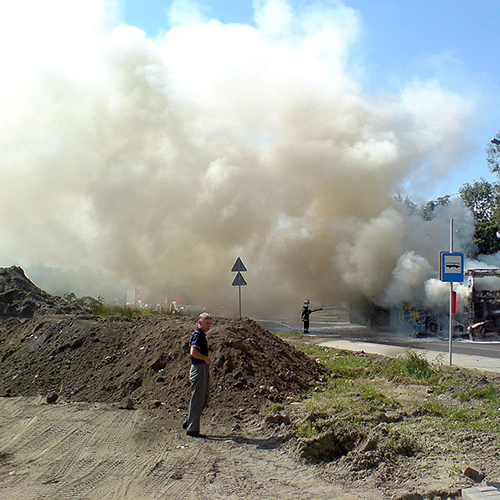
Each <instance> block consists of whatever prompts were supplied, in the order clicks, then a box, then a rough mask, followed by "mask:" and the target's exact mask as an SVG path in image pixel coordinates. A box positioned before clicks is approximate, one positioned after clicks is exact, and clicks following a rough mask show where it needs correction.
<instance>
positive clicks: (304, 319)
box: [300, 300, 323, 333]
mask: <svg viewBox="0 0 500 500" xmlns="http://www.w3.org/2000/svg"><path fill="white" fill-rule="evenodd" d="M321 309H323V308H322V307H320V308H319V309H309V300H304V306H303V307H302V314H301V316H300V319H301V320H302V322H303V323H304V333H309V316H310V315H311V313H313V312H316V311H321Z"/></svg>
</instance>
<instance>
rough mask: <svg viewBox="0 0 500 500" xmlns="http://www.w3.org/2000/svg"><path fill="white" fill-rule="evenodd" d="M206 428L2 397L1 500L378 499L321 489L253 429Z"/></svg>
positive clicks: (93, 406)
mask: <svg viewBox="0 0 500 500" xmlns="http://www.w3.org/2000/svg"><path fill="white" fill-rule="evenodd" d="M159 411H161V410H159ZM212 420H216V419H212ZM179 422H180V417H179ZM206 427H207V432H208V434H209V438H208V439H194V438H188V437H186V436H185V434H184V432H183V431H182V430H180V429H179V428H178V427H177V426H175V428H174V425H173V424H168V419H167V420H166V421H165V420H163V419H161V418H157V417H154V418H152V416H151V413H150V412H148V411H147V410H123V409H117V408H116V407H114V406H113V405H109V404H103V403H58V404H55V405H48V404H46V403H45V402H44V400H43V399H42V398H37V397H31V398H25V397H15V398H0V450H1V451H0V498H2V499H13V498H15V499H18V500H33V499H37V500H41V499H100V500H105V499H107V500H111V499H116V500H118V499H120V500H121V499H134V500H135V499H147V500H153V499H160V498H174V499H177V498H184V499H191V498H192V499H205V498H206V499H209V498H210V499H212V500H213V499H234V500H239V499H243V498H245V499H266V498H267V499H281V498H283V499H301V500H302V499H318V498H334V499H338V500H354V499H358V500H359V499H368V498H376V497H373V496H371V495H370V494H369V492H360V491H359V490H358V491H357V492H356V494H354V493H350V492H348V491H342V490H341V489H340V488H338V487H337V486H335V485H334V484H332V483H329V482H327V481H325V480H324V479H322V478H321V477H320V476H319V475H318V472H319V471H318V469H317V468H316V467H315V466H314V465H304V464H299V463H297V462H295V461H294V460H293V459H291V458H290V457H289V456H288V455H287V454H286V453H285V452H284V451H282V450H281V449H280V447H279V446H278V445H277V443H276V441H275V440H274V439H273V438H269V437H266V436H265V435H263V434H260V431H259V428H258V427H255V428H253V429H252V428H251V427H250V429H249V430H247V431H239V432H233V431H228V430H227V429H220V428H219V427H218V425H217V423H216V421H212V422H207V426H206Z"/></svg>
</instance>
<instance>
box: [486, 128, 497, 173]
mask: <svg viewBox="0 0 500 500" xmlns="http://www.w3.org/2000/svg"><path fill="white" fill-rule="evenodd" d="M486 162H487V163H488V168H489V169H490V172H492V173H493V174H497V175H498V176H500V132H497V135H496V136H495V137H494V138H493V139H492V140H491V141H490V143H489V144H488V147H487V148H486Z"/></svg>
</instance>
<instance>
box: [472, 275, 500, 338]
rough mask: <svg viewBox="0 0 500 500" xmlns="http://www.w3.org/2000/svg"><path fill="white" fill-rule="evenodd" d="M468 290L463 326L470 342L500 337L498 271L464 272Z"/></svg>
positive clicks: (499, 279) (499, 283)
mask: <svg viewBox="0 0 500 500" xmlns="http://www.w3.org/2000/svg"><path fill="white" fill-rule="evenodd" d="M465 277H466V279H467V286H468V288H469V294H468V300H467V305H466V307H465V308H464V312H465V314H466V320H465V325H466V328H467V333H468V335H469V338H470V339H471V340H475V339H487V338H497V337H498V336H499V335H500V269H469V270H468V271H465Z"/></svg>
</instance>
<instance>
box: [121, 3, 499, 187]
mask: <svg viewBox="0 0 500 500" xmlns="http://www.w3.org/2000/svg"><path fill="white" fill-rule="evenodd" d="M184 3H186V2H184ZM289 3H290V4H291V5H292V6H293V7H295V8H298V9H299V10H300V9H301V8H303V7H304V6H307V5H319V4H323V5H328V4H335V3H337V2H328V1H306V0H300V1H299V0H291V1H290V2H289ZM171 4H172V2H169V1H167V0H146V1H144V0H124V3H123V4H122V8H123V18H124V19H123V20H124V22H126V23H128V24H131V25H134V26H137V27H138V28H141V29H142V30H144V31H145V32H146V33H147V35H148V36H150V37H155V36H156V35H158V33H161V32H164V31H166V30H168V29H169V28H170V26H169V20H168V10H169V8H170V6H171ZM197 4H198V5H199V6H200V7H201V10H202V11H203V13H204V15H205V16H206V17H207V18H215V19H218V20H219V21H221V22H222V23H241V24H249V25H254V24H255V21H254V8H253V5H252V1H251V0H237V1H234V0H204V1H200V2H197ZM343 4H344V5H346V6H348V7H350V8H352V9H354V11H355V12H356V14H357V15H358V16H359V20H360V26H361V33H360V34H359V37H358V40H357V41H356V43H355V44H354V45H353V46H352V47H351V50H350V58H351V64H352V69H353V71H358V72H359V82H360V84H361V85H362V86H363V87H364V89H365V90H366V91H367V92H369V93H373V94H374V95H377V94H384V93H392V92H398V91H399V90H400V89H401V88H403V87H404V86H405V85H407V84H408V82H410V81H411V80H412V79H435V80H437V81H439V82H440V84H441V85H442V86H443V87H444V88H446V89H449V90H451V91H453V92H456V93H458V94H459V95H464V96H467V99H470V100H471V101H473V107H474V120H473V122H472V123H471V125H470V130H469V134H470V137H471V139H472V142H471V143H470V147H469V148H468V152H467V153H466V154H464V155H463V157H462V159H461V160H460V161H457V165H456V169H454V172H453V173H452V174H451V176H450V177H449V178H447V179H446V180H445V181H443V182H439V183H437V184H436V186H435V187H434V188H429V190H428V195H429V197H433V196H436V197H437V196H441V195H443V194H453V193H456V192H457V190H458V188H459V187H460V186H461V185H462V184H463V183H465V182H472V181H474V180H479V178H480V177H483V178H486V179H488V180H491V181H494V180H496V177H495V176H493V175H491V174H490V173H489V172H488V169H487V166H486V161H485V149H486V146H487V145H488V142H489V140H490V139H491V138H492V137H493V136H494V135H495V134H496V132H498V130H500V116H499V115H500V113H499V110H500V70H499V68H500V64H499V61H498V51H499V49H500V35H499V29H498V28H499V26H500V2H498V1H497V0H475V1H469V0H397V1H395V0H377V1H373V0H345V1H344V2H343Z"/></svg>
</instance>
